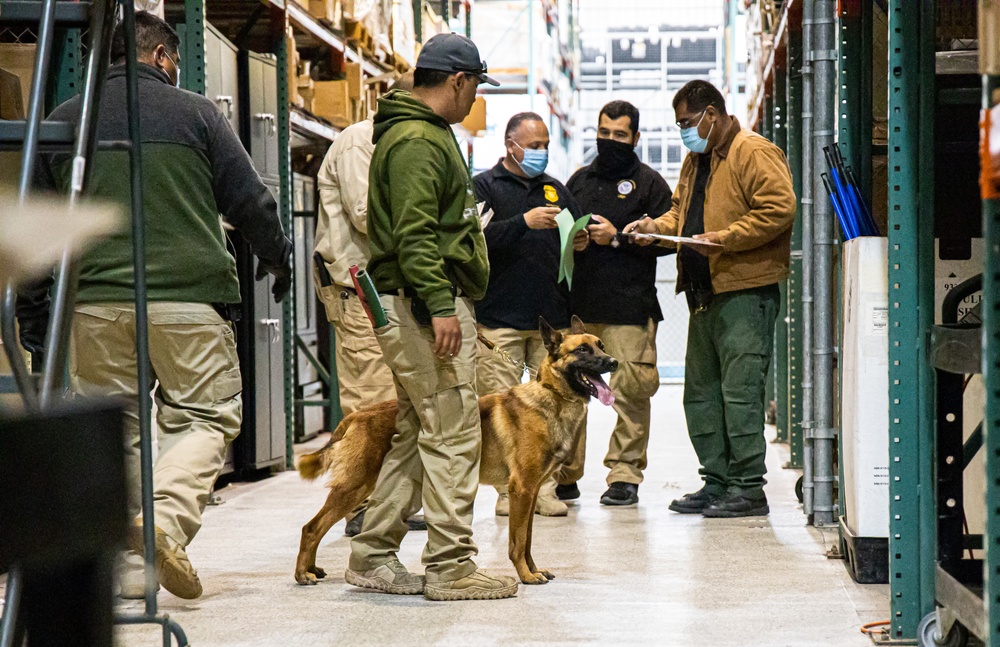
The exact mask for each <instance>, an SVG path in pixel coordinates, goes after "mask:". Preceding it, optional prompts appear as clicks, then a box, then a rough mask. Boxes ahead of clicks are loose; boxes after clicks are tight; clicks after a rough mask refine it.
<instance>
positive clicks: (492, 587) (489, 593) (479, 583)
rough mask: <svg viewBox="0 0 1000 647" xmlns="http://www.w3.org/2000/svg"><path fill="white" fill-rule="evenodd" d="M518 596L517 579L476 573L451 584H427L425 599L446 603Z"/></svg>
mask: <svg viewBox="0 0 1000 647" xmlns="http://www.w3.org/2000/svg"><path fill="white" fill-rule="evenodd" d="M515 595H517V579H515V578H513V577H510V576H509V575H487V574H486V573H484V572H483V571H476V572H475V573H473V574H472V575H469V576H467V577H463V578H462V579H460V580H453V581H451V582H433V583H430V582H428V583H427V586H425V587H424V597H426V598H427V599H428V600H438V601H439V602H445V601H450V600H501V599H503V598H512V597H514V596H515Z"/></svg>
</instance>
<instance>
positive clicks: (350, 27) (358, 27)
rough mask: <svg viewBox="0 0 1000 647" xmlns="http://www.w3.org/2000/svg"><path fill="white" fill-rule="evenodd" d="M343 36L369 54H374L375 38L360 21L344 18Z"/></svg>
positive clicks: (372, 55)
mask: <svg viewBox="0 0 1000 647" xmlns="http://www.w3.org/2000/svg"><path fill="white" fill-rule="evenodd" d="M344 38H346V39H347V42H349V43H350V44H352V45H354V46H355V47H357V48H358V49H360V50H362V51H364V52H365V53H366V54H368V55H369V56H371V57H374V56H375V39H374V38H373V37H372V35H371V33H370V32H369V31H368V30H367V29H366V28H365V26H364V25H363V24H362V23H360V22H358V21H356V20H344Z"/></svg>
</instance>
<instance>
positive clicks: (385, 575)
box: [344, 559, 424, 595]
mask: <svg viewBox="0 0 1000 647" xmlns="http://www.w3.org/2000/svg"><path fill="white" fill-rule="evenodd" d="M344 581H345V582H347V583H348V584H353V585H354V586H357V587H360V588H363V589H375V590H377V591H382V592H383V593H391V594H393V595H416V594H418V593H423V592H424V577H423V576H422V575H414V574H413V573H411V572H409V571H408V570H406V567H405V566H403V564H402V562H400V561H399V560H398V559H393V560H391V561H388V562H386V563H385V564H382V565H381V566H379V567H378V568H373V569H372V570H370V571H365V572H363V573H361V572H359V571H355V570H352V569H350V568H349V569H347V571H346V572H344Z"/></svg>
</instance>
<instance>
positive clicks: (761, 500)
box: [702, 490, 771, 519]
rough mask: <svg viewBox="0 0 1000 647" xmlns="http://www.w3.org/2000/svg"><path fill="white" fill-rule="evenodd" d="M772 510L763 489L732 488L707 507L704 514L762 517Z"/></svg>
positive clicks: (715, 517) (718, 517) (727, 516)
mask: <svg viewBox="0 0 1000 647" xmlns="http://www.w3.org/2000/svg"><path fill="white" fill-rule="evenodd" d="M770 511H771V509H770V508H768V506H767V497H766V496H764V492H763V490H761V491H758V492H741V491H737V490H730V491H729V492H726V493H725V494H724V495H722V497H720V498H719V499H718V500H717V501H715V502H713V503H712V504H710V505H708V506H706V507H705V509H704V510H702V514H703V515H704V516H706V517H709V518H712V519H733V518H736V517H760V516H763V515H766V514H768V513H769V512H770Z"/></svg>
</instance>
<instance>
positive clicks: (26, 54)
mask: <svg viewBox="0 0 1000 647" xmlns="http://www.w3.org/2000/svg"><path fill="white" fill-rule="evenodd" d="M0 68H3V69H5V70H7V71H8V72H10V73H11V74H14V75H16V76H17V78H18V80H19V81H20V82H21V103H22V106H21V109H22V111H23V114H28V102H29V101H30V99H31V77H32V76H33V75H34V72H35V46H34V45H22V44H20V43H0Z"/></svg>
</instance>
